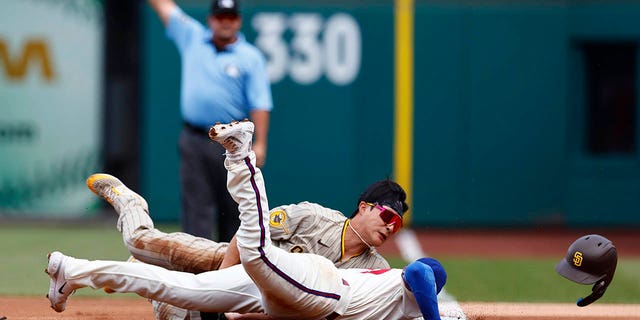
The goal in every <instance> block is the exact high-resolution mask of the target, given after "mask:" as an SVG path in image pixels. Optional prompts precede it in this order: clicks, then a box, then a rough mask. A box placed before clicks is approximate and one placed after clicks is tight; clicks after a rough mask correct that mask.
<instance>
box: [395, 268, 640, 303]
mask: <svg viewBox="0 0 640 320" xmlns="http://www.w3.org/2000/svg"><path fill="white" fill-rule="evenodd" d="M560 258H561V257H558V259H479V258H464V257H461V258H458V257H445V258H439V260H440V261H441V262H442V264H443V265H444V267H445V269H446V270H447V274H448V280H447V284H446V287H445V288H446V290H447V292H449V293H450V294H451V295H453V296H454V297H455V298H456V299H457V300H458V301H504V302H567V303H573V302H575V301H576V300H577V299H578V298H579V297H584V296H586V295H588V294H589V293H591V286H587V285H580V284H577V283H574V282H572V281H569V280H567V279H565V278H563V277H561V276H560V275H558V274H557V273H556V272H555V265H556V263H557V262H558V261H559V260H560ZM391 262H392V264H393V265H394V266H402V265H403V264H404V263H403V262H402V261H401V260H399V259H395V260H392V261H391ZM600 301H601V302H603V303H640V259H638V258H635V259H624V258H621V259H620V260H619V261H618V267H617V269H616V275H615V277H614V279H613V282H612V284H611V285H610V287H609V289H608V290H607V292H606V294H605V295H604V297H603V298H601V300H600Z"/></svg>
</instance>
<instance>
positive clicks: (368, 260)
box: [269, 201, 389, 269]
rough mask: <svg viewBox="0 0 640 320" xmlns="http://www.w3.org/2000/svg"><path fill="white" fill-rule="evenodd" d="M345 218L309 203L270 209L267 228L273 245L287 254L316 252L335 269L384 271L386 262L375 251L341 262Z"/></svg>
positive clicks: (330, 210) (334, 211)
mask: <svg viewBox="0 0 640 320" xmlns="http://www.w3.org/2000/svg"><path fill="white" fill-rule="evenodd" d="M346 221H347V218H346V217H345V216H344V215H343V214H342V213H340V212H339V211H336V210H332V209H329V208H325V207H323V206H321V205H319V204H316V203H311V202H306V201H305V202H300V203H298V204H291V205H284V206H279V207H276V208H273V209H271V211H270V212H269V226H270V228H269V229H270V231H271V241H272V243H273V245H274V246H276V247H279V248H281V249H284V250H286V251H289V252H305V253H315V254H318V255H321V256H324V257H326V258H327V259H329V260H331V262H333V263H334V264H335V266H336V267H338V268H341V269H342V268H362V269H384V268H389V263H388V262H387V261H386V260H385V259H384V258H383V257H382V256H381V255H380V254H378V253H377V252H370V251H368V250H367V251H365V252H363V253H362V254H360V255H358V256H355V257H352V258H351V259H349V260H347V261H341V259H342V241H343V236H342V235H343V232H344V229H345V227H346V225H345V223H346Z"/></svg>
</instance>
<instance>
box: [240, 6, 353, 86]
mask: <svg viewBox="0 0 640 320" xmlns="http://www.w3.org/2000/svg"><path fill="white" fill-rule="evenodd" d="M251 25H252V26H253V29H254V30H256V32H257V36H256V39H255V45H256V46H257V47H258V48H259V49H260V50H262V52H264V54H265V55H266V56H267V71H268V72H269V80H270V81H271V83H277V82H279V81H281V80H282V79H283V78H284V77H285V76H286V75H289V77H291V79H292V80H293V81H294V82H296V83H299V84H305V85H307V84H312V83H314V82H316V81H318V79H320V77H321V76H322V75H323V74H324V75H325V76H326V77H327V80H329V82H331V83H333V84H335V85H348V84H350V83H351V82H353V80H354V79H355V78H356V77H357V76H358V72H359V71H360V61H361V57H362V52H361V51H362V40H361V36H360V27H359V26H358V23H357V22H356V20H355V19H354V18H353V17H352V16H351V15H348V14H345V13H336V14H333V15H332V16H330V17H329V18H328V19H327V20H326V21H324V20H323V18H322V16H321V15H320V14H316V13H296V14H292V15H290V16H286V15H285V14H283V13H266V12H265V13H258V14H256V15H254V16H253V18H252V21H251ZM288 29H289V30H291V33H292V37H291V40H290V43H287V42H286V40H285V31H287V30H288ZM320 36H322V37H320Z"/></svg>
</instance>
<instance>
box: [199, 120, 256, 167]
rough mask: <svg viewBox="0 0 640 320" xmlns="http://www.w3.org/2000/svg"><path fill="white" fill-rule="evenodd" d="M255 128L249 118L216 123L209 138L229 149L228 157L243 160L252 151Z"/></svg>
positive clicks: (210, 130)
mask: <svg viewBox="0 0 640 320" xmlns="http://www.w3.org/2000/svg"><path fill="white" fill-rule="evenodd" d="M253 129H254V125H253V122H251V121H249V120H247V119H244V120H242V121H233V122H231V123H225V124H222V123H216V125H214V126H212V127H211V128H210V129H209V138H210V139H211V140H213V141H215V142H218V143H220V144H221V145H222V146H223V147H224V148H225V149H226V150H227V152H226V155H227V159H229V160H241V159H244V158H245V157H247V156H248V155H249V152H250V151H251V140H252V139H253Z"/></svg>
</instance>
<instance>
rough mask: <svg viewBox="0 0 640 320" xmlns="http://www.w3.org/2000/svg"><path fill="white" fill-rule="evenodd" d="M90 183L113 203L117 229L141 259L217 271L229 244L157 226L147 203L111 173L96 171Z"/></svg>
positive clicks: (179, 267) (184, 268) (179, 268)
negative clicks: (167, 231) (159, 228)
mask: <svg viewBox="0 0 640 320" xmlns="http://www.w3.org/2000/svg"><path fill="white" fill-rule="evenodd" d="M87 186H88V187H89V189H91V191H93V192H94V193H95V194H97V195H99V196H101V197H102V198H104V199H105V200H107V201H108V202H109V203H111V204H112V205H113V207H114V209H115V210H116V212H117V213H118V215H119V217H118V224H117V228H118V231H120V232H121V233H122V239H123V241H124V243H125V245H126V247H127V249H128V250H129V252H130V253H131V255H133V256H134V257H135V258H136V259H138V260H139V261H142V262H145V263H149V264H153V265H157V266H160V267H163V268H166V269H169V270H177V271H184V272H191V273H201V272H205V271H211V270H217V269H218V267H219V266H220V263H221V262H222V259H223V258H224V254H225V252H226V251H227V246H228V243H217V242H214V241H212V240H209V239H204V238H199V237H195V236H192V235H190V234H186V233H182V232H174V233H165V232H162V231H160V230H158V229H156V228H155V227H154V224H153V221H152V220H151V217H150V216H149V208H148V205H147V202H146V201H145V200H144V199H143V198H142V197H141V196H140V195H138V194H137V193H135V192H133V191H132V190H131V189H129V188H128V187H127V186H125V185H124V184H123V183H122V182H121V181H120V180H119V179H117V178H116V177H113V176H111V175H108V174H104V173H98V174H93V175H91V176H90V177H89V178H88V179H87Z"/></svg>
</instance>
